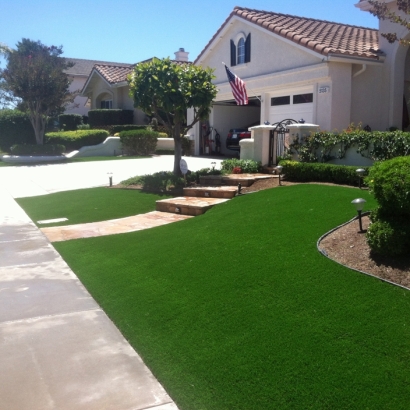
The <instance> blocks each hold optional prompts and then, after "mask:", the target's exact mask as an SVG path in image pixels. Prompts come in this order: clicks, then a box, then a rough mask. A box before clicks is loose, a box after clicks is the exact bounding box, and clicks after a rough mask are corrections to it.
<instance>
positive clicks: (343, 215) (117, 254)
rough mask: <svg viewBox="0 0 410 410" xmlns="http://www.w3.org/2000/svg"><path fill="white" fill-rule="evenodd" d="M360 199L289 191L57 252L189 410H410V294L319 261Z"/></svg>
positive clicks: (347, 193) (352, 193)
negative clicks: (326, 238) (326, 241)
mask: <svg viewBox="0 0 410 410" xmlns="http://www.w3.org/2000/svg"><path fill="white" fill-rule="evenodd" d="M358 196H361V197H363V198H365V199H366V200H367V201H368V204H367V205H368V207H367V209H369V208H371V207H374V206H375V202H374V200H373V199H372V198H371V197H370V196H369V195H368V193H367V192H365V191H359V190H357V189H351V188H343V187H330V186H319V185H295V186H291V187H281V188H276V189H271V190H266V191H261V192H258V193H255V194H251V195H246V196H242V197H238V198H235V199H234V200H231V201H229V202H227V203H225V204H221V205H218V206H217V207H215V208H213V209H211V210H210V211H208V212H207V213H206V214H205V215H203V216H200V217H196V218H192V219H189V220H186V221H183V222H179V223H175V224H170V225H167V226H163V227H159V228H154V229H148V230H145V231H139V232H134V233H128V234H123V235H114V236H109V237H99V238H89V239H80V240H73V241H67V242H59V243H55V244H54V246H55V248H56V249H57V250H58V251H59V252H60V254H61V255H62V256H63V258H64V259H65V260H66V261H67V262H68V263H69V265H70V266H71V268H72V269H73V270H74V272H75V273H76V274H77V275H78V276H79V278H80V279H81V281H82V282H83V283H84V284H85V286H86V287H87V289H88V290H89V291H90V292H91V294H92V295H93V296H94V298H96V300H97V302H98V303H99V304H100V305H101V306H102V308H103V309H104V310H105V312H106V313H107V314H108V315H109V316H110V317H111V318H112V320H113V321H114V322H115V324H116V325H117V326H118V327H119V329H120V330H121V331H122V333H123V334H124V335H125V337H126V338H127V339H128V340H129V341H130V342H131V344H132V345H133V346H134V347H135V348H136V350H137V351H138V352H139V353H140V354H141V356H142V357H143V359H144V361H145V362H146V363H147V364H148V366H149V367H150V369H151V370H152V371H153V372H154V374H155V376H156V377H158V378H159V380H160V382H161V383H163V385H164V386H165V388H166V390H167V391H168V393H169V394H170V395H171V397H172V398H173V399H174V400H175V401H176V403H177V405H178V406H179V408H180V409H181V410H195V409H201V410H203V409H209V410H218V409H221V410H227V409H235V410H237V409H244V410H252V409H258V410H260V409H353V408H354V409H395V410H396V409H407V408H408V397H409V396H410V383H409V379H410V369H409V366H408V363H409V359H410V357H409V356H410V343H409V340H410V315H409V313H410V293H409V292H408V291H407V290H404V289H402V288H399V287H395V286H392V285H390V284H387V283H384V282H382V281H380V280H377V279H375V278H372V277H369V276H366V275H363V274H360V273H358V272H355V271H352V270H350V269H347V268H345V267H343V266H341V265H338V264H336V263H335V262H333V261H331V260H329V259H327V258H325V257H324V256H323V255H321V254H320V253H319V252H318V251H317V249H316V241H317V239H318V238H319V237H320V236H321V235H322V234H323V233H325V232H327V231H329V230H330V229H332V228H333V227H335V226H337V225H338V224H340V223H342V222H345V221H347V220H348V219H350V218H351V217H353V216H354V215H355V211H354V209H353V207H352V205H351V204H350V201H351V200H353V199H354V198H356V197H358Z"/></svg>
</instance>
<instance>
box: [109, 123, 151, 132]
mask: <svg viewBox="0 0 410 410" xmlns="http://www.w3.org/2000/svg"><path fill="white" fill-rule="evenodd" d="M147 128H148V126H147V125H136V124H124V125H111V126H110V129H109V131H110V134H111V135H114V134H117V133H119V132H121V131H130V130H146V129H147Z"/></svg>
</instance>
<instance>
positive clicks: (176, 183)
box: [121, 171, 185, 192]
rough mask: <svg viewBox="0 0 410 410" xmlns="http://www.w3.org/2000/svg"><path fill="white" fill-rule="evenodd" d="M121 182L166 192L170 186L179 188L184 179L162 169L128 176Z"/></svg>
mask: <svg viewBox="0 0 410 410" xmlns="http://www.w3.org/2000/svg"><path fill="white" fill-rule="evenodd" d="M121 184H123V185H125V186H129V185H141V186H142V189H144V190H147V191H157V192H158V191H159V192H166V191H167V190H169V189H170V188H174V189H181V188H182V187H184V186H185V180H184V178H182V177H178V176H175V175H174V173H173V172H170V171H162V172H155V173H154V174H148V175H141V176H137V177H133V178H129V179H127V180H125V181H122V182H121Z"/></svg>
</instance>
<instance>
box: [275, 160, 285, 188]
mask: <svg viewBox="0 0 410 410" xmlns="http://www.w3.org/2000/svg"><path fill="white" fill-rule="evenodd" d="M275 169H276V171H277V172H278V175H279V185H282V180H281V178H280V175H281V174H282V169H283V167H282V165H277V166H276V167H275Z"/></svg>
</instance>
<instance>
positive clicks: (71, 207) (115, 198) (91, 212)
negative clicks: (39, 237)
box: [16, 188, 167, 227]
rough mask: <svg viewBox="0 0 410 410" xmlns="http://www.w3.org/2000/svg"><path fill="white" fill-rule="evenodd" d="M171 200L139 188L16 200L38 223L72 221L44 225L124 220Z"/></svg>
mask: <svg viewBox="0 0 410 410" xmlns="http://www.w3.org/2000/svg"><path fill="white" fill-rule="evenodd" d="M164 198H167V197H166V196H160V195H156V194H149V193H145V192H141V191H139V190H135V189H133V190H132V189H129V190H127V189H109V188H90V189H78V190H75V191H65V192H57V193H55V194H50V195H41V196H35V197H28V198H19V199H16V201H17V202H18V204H19V205H20V206H21V207H22V208H24V210H25V211H26V213H27V214H28V215H29V217H30V218H31V219H32V220H33V221H34V222H35V223H36V222H37V221H41V220H44V219H55V218H68V221H65V222H58V223H54V224H47V225H44V224H43V225H41V226H42V227H44V226H57V225H74V224H78V223H86V222H97V221H105V220H108V219H116V218H123V217H126V216H130V215H138V214H143V213H146V212H151V211H154V210H155V201H157V200H159V199H164Z"/></svg>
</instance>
